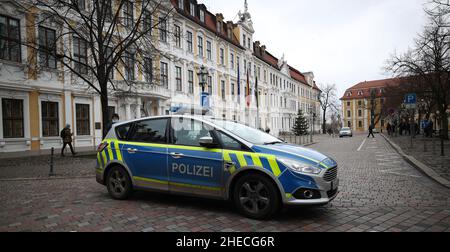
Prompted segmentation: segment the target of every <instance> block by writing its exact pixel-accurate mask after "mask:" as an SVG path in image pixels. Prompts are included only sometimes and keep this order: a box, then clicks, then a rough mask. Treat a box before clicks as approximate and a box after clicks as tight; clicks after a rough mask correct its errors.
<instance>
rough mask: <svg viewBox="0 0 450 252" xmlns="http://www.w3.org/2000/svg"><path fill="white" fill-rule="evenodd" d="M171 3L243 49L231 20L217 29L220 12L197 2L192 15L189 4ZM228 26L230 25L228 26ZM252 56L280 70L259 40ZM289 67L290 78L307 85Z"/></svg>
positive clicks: (302, 78)
mask: <svg viewBox="0 0 450 252" xmlns="http://www.w3.org/2000/svg"><path fill="white" fill-rule="evenodd" d="M171 3H172V5H173V6H174V8H175V9H176V10H177V12H178V13H179V14H181V15H183V16H184V17H186V18H188V19H189V20H191V21H193V22H195V23H196V24H198V25H200V26H201V27H204V28H206V29H207V30H209V31H210V32H212V33H214V34H216V35H217V36H219V37H220V38H222V39H224V40H226V41H228V42H229V43H231V44H233V45H234V46H236V47H238V48H240V49H242V50H245V48H244V47H243V46H241V44H240V40H239V38H237V37H236V35H235V34H234V32H233V30H234V28H235V27H236V26H237V25H236V24H234V23H233V22H231V21H228V22H223V20H222V21H220V22H221V24H222V25H221V27H222V29H221V31H218V30H217V22H218V17H219V18H221V19H223V16H222V14H216V15H214V14H212V13H211V12H209V11H208V10H207V9H206V6H205V5H203V4H197V7H198V8H197V12H196V15H195V17H194V16H192V15H191V14H190V13H189V10H188V8H190V6H189V4H186V2H185V4H184V9H180V8H178V0H171ZM200 9H201V10H203V11H204V13H205V22H201V21H200V18H199V16H200V15H199V14H198V12H199V10H200ZM229 26H230V27H229ZM229 29H231V34H230V35H231V36H228V30H229ZM253 45H254V50H253V51H254V53H253V54H254V56H256V57H257V58H259V59H260V60H262V61H264V62H265V63H267V64H269V65H270V66H272V67H273V68H275V69H277V70H278V71H280V70H281V69H280V68H279V67H278V62H279V59H278V58H277V57H275V56H273V55H272V54H271V53H270V52H268V51H266V50H265V46H264V49H263V52H261V47H260V46H259V42H254V43H253ZM288 67H289V72H290V75H291V78H293V79H294V80H297V81H299V82H301V83H303V84H306V85H308V82H307V81H306V77H305V75H304V74H302V73H301V72H300V71H299V70H297V69H295V68H294V67H292V66H290V65H288ZM313 88H314V89H316V90H318V91H320V89H319V88H318V87H317V86H316V84H315V83H314V84H313Z"/></svg>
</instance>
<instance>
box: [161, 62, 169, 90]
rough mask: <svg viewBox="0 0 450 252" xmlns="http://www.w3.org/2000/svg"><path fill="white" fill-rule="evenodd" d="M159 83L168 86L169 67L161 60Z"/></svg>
mask: <svg viewBox="0 0 450 252" xmlns="http://www.w3.org/2000/svg"><path fill="white" fill-rule="evenodd" d="M161 85H162V86H163V87H165V88H169V67H168V65H167V63H165V62H161Z"/></svg>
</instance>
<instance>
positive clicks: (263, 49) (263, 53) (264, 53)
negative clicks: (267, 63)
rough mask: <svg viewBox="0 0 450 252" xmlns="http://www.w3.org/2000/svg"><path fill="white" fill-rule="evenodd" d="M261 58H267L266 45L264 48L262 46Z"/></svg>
mask: <svg viewBox="0 0 450 252" xmlns="http://www.w3.org/2000/svg"><path fill="white" fill-rule="evenodd" d="M261 56H262V57H265V56H266V46H265V45H262V46H261Z"/></svg>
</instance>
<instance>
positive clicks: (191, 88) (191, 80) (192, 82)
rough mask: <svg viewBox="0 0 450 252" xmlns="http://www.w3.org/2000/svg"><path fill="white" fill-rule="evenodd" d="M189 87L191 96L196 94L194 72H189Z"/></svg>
mask: <svg viewBox="0 0 450 252" xmlns="http://www.w3.org/2000/svg"><path fill="white" fill-rule="evenodd" d="M188 85H189V94H193V93H194V71H192V70H189V71H188Z"/></svg>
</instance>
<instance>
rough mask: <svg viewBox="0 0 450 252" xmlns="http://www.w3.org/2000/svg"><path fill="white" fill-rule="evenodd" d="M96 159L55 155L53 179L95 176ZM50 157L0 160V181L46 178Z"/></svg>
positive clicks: (88, 156) (92, 156) (93, 157)
mask: <svg viewBox="0 0 450 252" xmlns="http://www.w3.org/2000/svg"><path fill="white" fill-rule="evenodd" d="M95 165H96V157H95V156H94V155H86V156H77V157H72V156H66V157H61V156H59V155H55V157H54V167H53V171H54V173H55V177H57V178H58V177H59V178H61V177H62V178H67V177H85V176H95ZM49 172H50V156H49V155H42V156H28V157H27V156H24V157H16V158H2V159H0V180H8V179H36V178H39V179H42V178H48V177H49Z"/></svg>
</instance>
